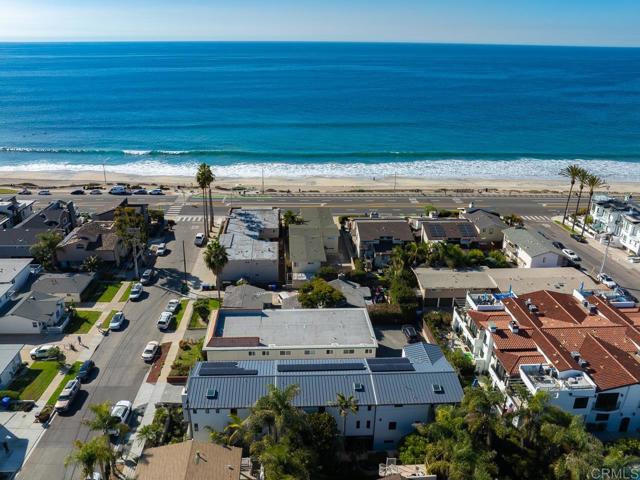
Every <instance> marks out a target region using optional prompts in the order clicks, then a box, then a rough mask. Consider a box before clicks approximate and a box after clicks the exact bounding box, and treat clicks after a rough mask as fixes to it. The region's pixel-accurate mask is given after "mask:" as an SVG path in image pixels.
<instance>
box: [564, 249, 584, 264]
mask: <svg viewBox="0 0 640 480" xmlns="http://www.w3.org/2000/svg"><path fill="white" fill-rule="evenodd" d="M562 253H564V254H565V256H566V257H567V258H569V260H571V261H573V262H579V261H580V257H579V256H578V254H577V253H576V252H574V251H573V250H569V249H568V248H565V249H563V250H562Z"/></svg>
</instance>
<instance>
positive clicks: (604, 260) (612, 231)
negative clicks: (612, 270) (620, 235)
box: [598, 214, 622, 274]
mask: <svg viewBox="0 0 640 480" xmlns="http://www.w3.org/2000/svg"><path fill="white" fill-rule="evenodd" d="M621 223H622V219H621V218H620V217H619V216H618V218H616V220H615V221H614V222H613V227H611V226H610V225H611V214H609V222H607V228H608V229H609V231H608V232H607V246H606V247H605V249H604V257H603V258H602V265H600V272H598V274H601V273H602V272H604V266H605V264H606V263H607V257H608V255H609V245H611V237H613V235H614V234H615V233H616V230H617V227H618V226H619V225H620V224H621Z"/></svg>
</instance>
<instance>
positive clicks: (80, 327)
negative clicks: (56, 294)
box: [64, 310, 102, 333]
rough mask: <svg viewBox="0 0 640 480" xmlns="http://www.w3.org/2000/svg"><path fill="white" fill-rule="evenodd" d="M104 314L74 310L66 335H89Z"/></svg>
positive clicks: (95, 311)
mask: <svg viewBox="0 0 640 480" xmlns="http://www.w3.org/2000/svg"><path fill="white" fill-rule="evenodd" d="M101 313H102V312H100V311H98V310H73V313H72V314H71V315H72V317H71V320H69V323H68V324H67V327H66V328H65V329H64V331H65V333H87V332H88V331H89V330H91V327H93V324H94V323H96V322H97V321H98V318H100V314H101Z"/></svg>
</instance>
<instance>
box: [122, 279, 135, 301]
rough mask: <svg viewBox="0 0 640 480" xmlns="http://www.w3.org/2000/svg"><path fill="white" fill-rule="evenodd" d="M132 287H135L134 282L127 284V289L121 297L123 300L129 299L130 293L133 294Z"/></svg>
mask: <svg viewBox="0 0 640 480" xmlns="http://www.w3.org/2000/svg"><path fill="white" fill-rule="evenodd" d="M131 287H133V283H132V282H129V285H127V289H126V290H125V291H124V293H123V294H122V296H121V297H120V301H121V302H126V301H127V300H129V295H130V294H131Z"/></svg>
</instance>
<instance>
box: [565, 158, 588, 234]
mask: <svg viewBox="0 0 640 480" xmlns="http://www.w3.org/2000/svg"><path fill="white" fill-rule="evenodd" d="M582 171H583V169H582V167H580V166H579V165H575V164H574V165H569V166H567V167H565V168H563V169H562V170H560V175H562V176H563V177H567V178H569V179H570V180H571V187H569V195H567V204H566V205H565V207H564V215H563V216H562V224H563V225H564V222H565V220H566V219H567V212H568V211H569V202H570V201H571V194H572V193H573V186H574V185H575V184H576V179H577V178H578V176H579V175H580V172H582Z"/></svg>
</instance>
